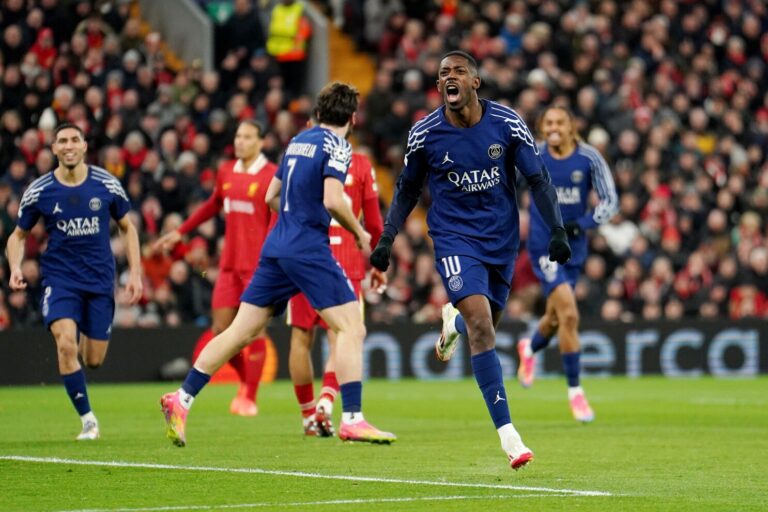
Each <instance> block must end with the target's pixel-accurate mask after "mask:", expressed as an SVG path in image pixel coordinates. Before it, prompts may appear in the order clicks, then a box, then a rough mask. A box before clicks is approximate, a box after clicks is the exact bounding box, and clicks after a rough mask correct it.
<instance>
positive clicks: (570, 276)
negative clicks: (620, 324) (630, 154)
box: [517, 107, 618, 422]
mask: <svg viewBox="0 0 768 512" xmlns="http://www.w3.org/2000/svg"><path fill="white" fill-rule="evenodd" d="M538 131H539V136H540V137H542V138H543V139H544V140H545V141H546V143H545V144H544V146H543V151H542V153H543V155H542V159H543V160H544V163H545V165H546V166H547V169H548V170H549V172H550V175H551V177H552V183H553V184H554V185H555V187H556V189H557V197H558V201H559V203H560V209H561V211H562V215H563V220H564V221H565V230H566V232H567V233H568V238H569V240H570V243H571V247H572V248H573V257H572V258H571V260H570V261H568V263H566V264H565V265H559V264H558V263H557V262H553V261H549V259H548V258H547V256H546V254H547V253H546V240H548V238H549V236H550V227H549V225H548V224H547V223H546V221H545V220H544V218H543V217H542V215H541V213H540V212H539V209H538V208H536V205H531V231H530V237H529V242H528V246H529V250H530V252H531V261H532V262H533V270H534V272H535V273H536V276H537V277H538V278H539V281H541V283H542V284H543V286H544V295H545V296H546V297H547V305H546V311H545V313H544V316H543V317H542V318H541V321H540V322H539V327H538V330H537V331H536V332H535V334H534V335H533V340H530V339H528V338H524V339H521V340H520V342H519V343H518V345H517V350H518V353H519V355H520V366H519V367H518V372H517V375H518V378H519V380H520V383H521V384H522V385H523V386H525V387H529V386H530V385H531V384H533V379H534V368H535V364H534V362H535V361H534V353H536V352H538V351H539V350H542V349H543V348H545V347H546V346H547V344H548V343H549V341H550V340H551V339H552V337H553V336H554V335H555V334H557V339H558V341H559V343H560V355H561V357H562V360H563V368H564V370H565V376H566V379H567V380H568V399H569V401H570V405H571V412H572V413H573V417H574V418H575V419H576V420H577V421H582V422H589V421H592V420H593V419H594V417H595V414H594V412H593V411H592V408H591V407H590V406H589V403H588V402H587V399H586V397H585V395H584V390H583V389H582V388H581V386H580V385H579V371H580V364H579V356H580V353H581V347H580V345H579V332H578V331H579V309H578V307H577V306H576V298H575V297H574V294H573V288H574V287H575V286H576V281H577V280H578V278H579V273H580V271H581V268H582V266H583V265H584V262H585V261H586V259H587V238H586V236H585V233H586V230H588V229H590V228H594V227H596V226H598V225H600V224H604V223H606V222H608V221H609V220H610V219H611V217H613V215H614V214H615V213H616V211H617V210H618V196H617V194H616V186H615V185H614V183H613V177H612V176H611V170H610V169H609V168H608V164H606V163H605V160H604V159H603V157H602V156H601V155H600V153H599V152H598V151H597V150H596V149H595V148H593V147H592V146H590V145H588V144H585V143H584V142H581V141H580V140H579V137H578V134H577V133H576V127H575V123H574V119H573V115H572V114H571V113H570V112H569V111H568V110H567V109H565V108H564V107H550V108H548V109H546V110H545V111H544V113H543V114H542V116H541V118H540V120H539V127H538ZM592 190H594V191H595V192H596V193H597V196H598V198H599V203H598V204H597V206H596V207H595V209H594V211H589V210H588V208H589V205H588V199H589V195H590V191H592Z"/></svg>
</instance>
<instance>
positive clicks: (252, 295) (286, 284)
mask: <svg viewBox="0 0 768 512" xmlns="http://www.w3.org/2000/svg"><path fill="white" fill-rule="evenodd" d="M299 292H302V293H303V294H304V295H305V296H306V297H307V299H308V300H309V303H310V304H311V305H312V307H313V308H315V309H318V310H319V309H325V308H330V307H333V306H340V305H342V304H346V303H348V302H356V301H357V296H356V295H355V290H354V288H353V287H352V283H351V282H350V281H349V279H347V276H346V274H345V273H344V271H343V270H342V269H341V266H340V265H339V263H338V262H337V261H336V259H335V258H334V257H333V256H332V255H331V254H330V252H329V253H328V254H327V255H325V254H321V255H317V256H315V257H314V258H312V259H299V258H279V259H278V258H268V257H262V258H261V260H260V261H259V267H258V269H257V270H256V273H254V274H253V277H252V278H251V282H250V283H249V284H248V287H247V288H246V289H245V291H244V292H243V294H242V295H241V296H240V300H241V301H242V302H247V303H248V304H253V305H254V306H260V307H268V306H274V308H275V312H274V314H275V316H277V315H280V314H282V313H283V311H285V307H286V305H287V304H288V299H290V298H291V297H293V296H294V295H296V294H297V293H299Z"/></svg>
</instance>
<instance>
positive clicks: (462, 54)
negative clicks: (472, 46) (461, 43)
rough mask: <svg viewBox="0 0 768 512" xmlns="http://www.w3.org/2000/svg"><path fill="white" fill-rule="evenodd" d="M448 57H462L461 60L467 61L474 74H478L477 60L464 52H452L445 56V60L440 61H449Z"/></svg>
mask: <svg viewBox="0 0 768 512" xmlns="http://www.w3.org/2000/svg"><path fill="white" fill-rule="evenodd" d="M448 57H461V58H463V59H464V60H466V61H467V64H469V68H470V69H471V70H472V72H473V73H474V74H477V61H476V60H475V58H474V57H473V56H471V55H470V54H468V53H467V52H463V51H461V50H453V51H450V52H448V53H446V54H445V55H443V58H442V59H440V60H441V61H442V60H444V59H447V58H448Z"/></svg>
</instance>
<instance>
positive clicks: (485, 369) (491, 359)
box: [472, 349, 512, 428]
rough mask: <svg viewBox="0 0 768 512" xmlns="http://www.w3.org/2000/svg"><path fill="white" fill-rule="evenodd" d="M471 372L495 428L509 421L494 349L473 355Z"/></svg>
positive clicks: (505, 395) (505, 397)
mask: <svg viewBox="0 0 768 512" xmlns="http://www.w3.org/2000/svg"><path fill="white" fill-rule="evenodd" d="M472 373H473V374H474V376H475V380H476V381H477V386H478V387H479V388H480V392H481V393H482V394H483V399H484V400H485V405H486V406H487V407H488V413H489V414H490V415H491V419H492V420H493V424H494V425H495V426H496V428H499V427H501V426H502V425H506V424H507V423H511V421H512V420H511V419H510V416H509V406H508V403H507V393H506V390H505V389H504V379H503V377H502V373H501V363H500V362H499V356H498V355H497V354H496V349H491V350H488V351H486V352H481V353H479V354H475V355H473V356H472Z"/></svg>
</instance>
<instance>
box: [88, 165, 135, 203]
mask: <svg viewBox="0 0 768 512" xmlns="http://www.w3.org/2000/svg"><path fill="white" fill-rule="evenodd" d="M92 169H93V178H94V179H95V180H96V181H99V182H101V183H103V184H104V187H105V188H106V189H107V191H108V192H109V193H110V194H112V195H115V196H118V197H122V198H123V199H125V200H126V201H128V202H130V199H128V194H126V193H125V190H124V189H123V185H122V184H121V183H120V182H119V181H118V180H117V178H115V177H114V176H112V175H111V174H109V173H108V172H107V171H105V170H103V169H99V168H98V167H92Z"/></svg>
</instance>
